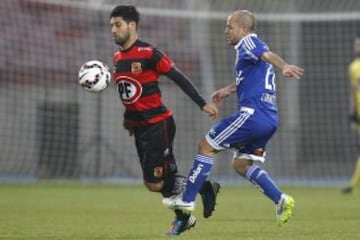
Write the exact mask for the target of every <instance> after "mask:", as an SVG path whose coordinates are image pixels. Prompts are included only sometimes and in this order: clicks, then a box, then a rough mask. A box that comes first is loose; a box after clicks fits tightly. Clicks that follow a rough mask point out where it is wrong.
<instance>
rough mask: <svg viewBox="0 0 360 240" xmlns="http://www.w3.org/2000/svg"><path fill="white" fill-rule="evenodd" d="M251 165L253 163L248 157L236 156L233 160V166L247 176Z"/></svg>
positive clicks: (240, 173) (239, 172)
mask: <svg viewBox="0 0 360 240" xmlns="http://www.w3.org/2000/svg"><path fill="white" fill-rule="evenodd" d="M251 165H252V161H250V160H247V159H239V158H234V159H233V161H232V167H233V168H234V169H235V171H236V172H237V173H238V174H239V175H241V176H243V177H245V176H246V172H247V170H248V169H249V167H250V166H251Z"/></svg>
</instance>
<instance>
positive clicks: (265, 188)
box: [246, 165, 282, 204]
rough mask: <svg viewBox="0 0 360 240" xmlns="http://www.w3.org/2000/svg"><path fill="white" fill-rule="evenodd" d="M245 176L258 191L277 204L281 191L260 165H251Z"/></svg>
mask: <svg viewBox="0 0 360 240" xmlns="http://www.w3.org/2000/svg"><path fill="white" fill-rule="evenodd" d="M246 178H247V179H249V180H250V182H252V183H253V184H254V185H255V186H257V187H258V188H259V189H260V191H261V192H262V193H263V194H265V196H267V197H268V198H270V199H271V200H272V201H273V202H274V203H275V204H277V203H278V202H279V200H280V198H281V194H282V192H281V191H280V189H279V188H278V186H276V184H275V183H274V181H273V180H272V179H271V178H270V176H269V174H268V173H267V172H266V171H265V170H263V169H261V167H259V166H256V165H253V166H251V167H250V168H249V169H248V170H247V172H246Z"/></svg>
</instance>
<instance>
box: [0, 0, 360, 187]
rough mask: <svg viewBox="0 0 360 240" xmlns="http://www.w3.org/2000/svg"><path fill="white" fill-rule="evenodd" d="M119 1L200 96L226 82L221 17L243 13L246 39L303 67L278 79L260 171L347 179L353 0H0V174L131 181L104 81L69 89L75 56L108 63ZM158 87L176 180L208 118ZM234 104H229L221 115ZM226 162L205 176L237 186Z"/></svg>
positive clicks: (297, 179)
mask: <svg viewBox="0 0 360 240" xmlns="http://www.w3.org/2000/svg"><path fill="white" fill-rule="evenodd" d="M119 3H121V4H133V5H136V6H137V7H138V9H139V11H140V13H141V23H140V31H139V33H140V37H141V39H143V40H145V41H147V42H150V43H152V44H154V45H156V46H158V47H160V48H161V49H162V50H163V51H165V52H166V53H167V54H169V55H170V56H171V57H172V58H173V59H174V61H175V62H176V64H177V66H178V67H179V68H181V69H182V70H183V71H184V72H185V73H186V74H187V75H188V76H190V78H191V79H193V81H194V83H195V85H196V86H197V87H198V88H199V90H200V91H201V92H202V93H203V95H204V96H205V97H206V98H208V99H209V96H210V95H211V93H212V92H213V91H214V90H215V89H217V88H219V87H222V86H224V85H226V84H229V83H230V82H231V81H233V72H232V70H233V67H232V66H233V61H234V52H233V48H232V47H230V46H228V45H227V44H226V41H225V38H224V34H223V32H224V27H225V22H226V18H227V15H228V14H229V13H230V12H232V11H234V10H237V9H239V8H241V9H248V10H250V11H252V12H254V13H255V15H256V16H257V18H258V30H257V33H258V35H259V36H260V37H261V38H262V39H264V40H265V41H266V42H267V43H268V44H269V46H270V48H271V50H273V51H274V52H276V53H278V54H279V55H281V56H283V57H284V58H285V59H286V60H287V61H288V62H290V63H294V64H298V65H301V66H303V67H304V68H305V71H306V73H305V75H304V77H303V78H302V79H301V80H300V81H294V80H289V79H283V78H282V77H281V76H280V74H278V77H277V86H278V94H279V95H278V101H279V102H278V103H279V108H280V116H281V123H280V128H279V130H278V132H277V134H276V136H275V137H274V138H273V139H272V141H271V142H270V144H269V145H268V156H267V162H266V166H265V167H266V168H267V169H268V170H269V172H270V173H271V174H272V175H273V176H274V178H276V179H278V180H279V181H282V182H283V183H287V184H295V183H301V184H305V185H306V184H314V183H315V184H316V183H321V184H323V183H326V184H339V183H342V182H343V181H345V180H347V179H348V178H349V177H350V174H351V171H352V167H353V165H354V162H355V159H356V156H357V154H358V149H359V145H358V139H357V138H358V136H357V135H356V133H355V132H353V131H352V130H351V128H350V124H349V118H348V116H349V98H350V86H349V79H348V73H347V68H348V64H349V62H350V61H351V60H352V59H353V58H354V53H353V40H354V37H355V36H356V34H357V33H360V1H357V0H352V1H351V0H347V1H335V0H333V1H329V0H312V1H308V0H306V1H295V0H289V1H281V0H274V1H260V0H258V1H256V0H254V1H245V0H236V1H235V0H228V1H223V0H212V1H210V0H208V1H207V0H171V1H166V0H147V1H140V0H137V1H134V0H133V1H130V0H129V1H111V0H103V1H86V0H77V1H66V0H63V1H51V0H42V1H41V0H3V1H1V2H0V24H1V26H2V27H1V35H0V52H1V54H0V102H1V104H0V136H1V137H0V179H2V180H6V181H9V180H10V181H17V180H22V179H52V178H71V179H129V180H130V181H139V180H141V171H140V166H139V162H138V158H137V154H136V150H135V148H134V141H133V139H132V138H129V137H128V136H127V133H126V131H124V130H123V129H122V116H123V114H122V113H123V107H122V105H121V102H120V100H119V98H118V94H117V91H116V89H115V86H114V85H111V86H110V87H109V88H108V89H106V90H105V91H104V92H102V93H101V94H91V93H88V92H85V91H84V90H83V89H81V88H80V87H79V86H78V85H77V83H76V79H77V71H78V69H79V67H80V66H81V65H82V64H83V63H84V62H85V61H87V60H91V59H98V60H102V61H104V62H105V63H107V64H108V65H109V66H111V65H112V54H113V52H114V51H115V50H116V45H115V44H114V43H113V42H112V39H111V36H110V29H109V14H110V11H111V10H112V8H113V7H114V6H115V5H117V4H119ZM161 82H162V83H161V88H162V92H163V96H164V99H165V103H166V105H167V106H169V107H170V108H172V109H173V111H174V113H175V120H176V121H177V136H176V139H175V154H176V157H177V159H178V163H179V168H180V171H181V172H182V173H187V171H188V170H189V168H190V166H191V164H192V160H193V156H194V155H195V153H196V151H197V143H198V141H199V139H200V138H201V137H202V136H203V135H204V134H205V133H206V131H207V130H208V128H209V127H210V126H211V124H212V122H211V121H210V120H209V119H207V117H206V115H205V114H202V113H201V112H200V111H199V110H198V107H197V106H196V105H195V104H193V103H192V102H191V101H190V100H189V99H188V97H187V96H186V95H185V94H183V93H182V92H181V90H180V89H179V88H178V87H177V86H176V85H175V84H173V83H172V82H171V81H169V80H167V79H166V78H162V80H161ZM235 106H236V104H235V98H234V97H232V98H229V99H228V101H227V102H226V103H225V104H224V105H223V106H222V107H221V109H220V110H221V112H222V113H221V114H222V116H226V115H228V114H230V113H231V112H232V111H233V110H234V109H235ZM230 159H231V154H230V153H221V154H219V156H218V157H217V160H216V164H215V167H214V171H213V175H214V177H216V178H219V179H223V181H228V182H238V181H241V180H239V179H238V177H237V176H236V175H235V173H234V171H233V170H232V169H231V166H230Z"/></svg>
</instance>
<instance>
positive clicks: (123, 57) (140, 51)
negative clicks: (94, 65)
mask: <svg viewBox="0 0 360 240" xmlns="http://www.w3.org/2000/svg"><path fill="white" fill-rule="evenodd" d="M113 61H114V67H115V71H114V73H113V79H114V81H115V83H116V85H117V88H118V91H119V95H120V99H121V101H122V103H123V105H124V106H125V108H126V110H125V114H124V118H125V119H127V120H130V121H131V122H133V123H134V124H133V125H134V126H143V125H148V124H153V123H156V122H159V121H161V120H163V119H165V118H168V117H169V116H171V115H172V112H171V111H170V110H169V109H168V108H167V107H165V106H164V104H163V100H162V97H161V92H160V88H159V76H160V75H161V74H166V73H167V72H169V71H170V70H171V69H172V68H173V66H174V64H173V61H172V60H171V59H170V58H169V57H168V56H166V55H165V54H163V53H161V52H160V51H159V50H158V49H157V48H154V47H153V46H151V45H150V44H148V43H145V42H142V41H140V40H137V41H136V42H135V43H134V45H133V46H132V47H130V48H129V49H126V50H119V51H117V52H115V54H114V57H113Z"/></svg>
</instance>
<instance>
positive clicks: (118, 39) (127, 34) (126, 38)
mask: <svg viewBox="0 0 360 240" xmlns="http://www.w3.org/2000/svg"><path fill="white" fill-rule="evenodd" d="M129 39H130V31H129V28H128V29H127V31H126V32H125V33H124V35H123V36H122V37H116V38H115V43H116V44H117V45H120V46H121V47H123V46H124V45H126V43H127V42H128V41H129Z"/></svg>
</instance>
